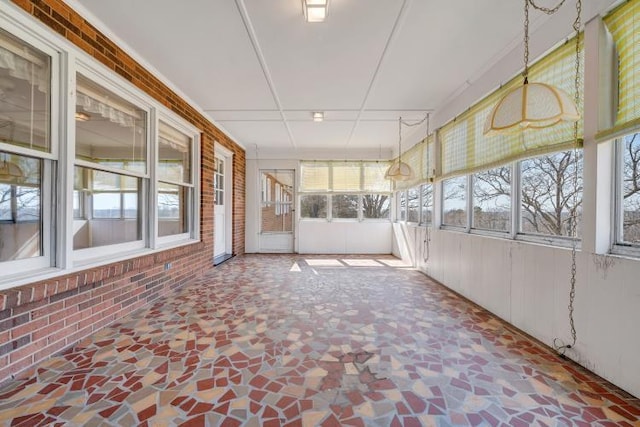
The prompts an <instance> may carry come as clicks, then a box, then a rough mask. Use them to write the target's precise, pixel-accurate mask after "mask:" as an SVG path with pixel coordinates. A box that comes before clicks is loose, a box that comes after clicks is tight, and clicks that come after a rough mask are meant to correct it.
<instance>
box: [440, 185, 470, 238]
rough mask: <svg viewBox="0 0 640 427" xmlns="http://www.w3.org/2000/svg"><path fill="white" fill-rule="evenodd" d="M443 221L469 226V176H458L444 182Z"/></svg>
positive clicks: (445, 223)
mask: <svg viewBox="0 0 640 427" xmlns="http://www.w3.org/2000/svg"><path fill="white" fill-rule="evenodd" d="M442 194H443V200H442V223H443V224H444V225H453V226H456V227H466V226H467V177H466V176H458V177H456V178H450V179H447V180H446V181H443V182H442Z"/></svg>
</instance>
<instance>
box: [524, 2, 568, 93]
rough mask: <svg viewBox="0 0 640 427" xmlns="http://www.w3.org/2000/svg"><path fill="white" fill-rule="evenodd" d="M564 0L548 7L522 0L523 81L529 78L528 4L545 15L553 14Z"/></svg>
mask: <svg viewBox="0 0 640 427" xmlns="http://www.w3.org/2000/svg"><path fill="white" fill-rule="evenodd" d="M565 1H566V0H561V1H560V3H558V4H557V5H555V6H554V7H552V8H548V7H543V6H538V5H537V4H535V2H534V1H533V0H524V70H523V71H522V77H524V81H525V83H527V82H528V78H529V5H531V6H532V7H533V8H534V9H536V10H539V11H541V12H544V13H546V14H547V15H553V14H554V13H556V12H557V11H558V10H559V9H560V8H561V7H562V5H563V4H564V2H565ZM574 28H575V27H574Z"/></svg>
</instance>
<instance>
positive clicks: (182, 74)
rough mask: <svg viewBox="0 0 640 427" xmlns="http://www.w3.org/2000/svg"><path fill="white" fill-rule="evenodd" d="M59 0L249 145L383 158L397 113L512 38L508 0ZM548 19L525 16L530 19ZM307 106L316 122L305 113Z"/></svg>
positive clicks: (454, 80)
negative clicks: (310, 17)
mask: <svg viewBox="0 0 640 427" xmlns="http://www.w3.org/2000/svg"><path fill="white" fill-rule="evenodd" d="M68 3H70V5H71V6H72V7H75V8H76V9H78V10H79V11H80V13H82V14H83V15H85V16H86V17H87V18H88V19H89V20H90V21H92V22H93V23H94V24H95V25H96V26H97V27H98V28H100V29H102V30H105V32H107V34H108V35H110V36H112V37H114V38H115V39H116V41H117V42H119V43H120V44H124V46H123V47H124V48H125V49H127V50H132V51H133V56H134V57H135V58H137V59H139V60H140V61H141V62H143V64H146V65H148V66H150V67H151V68H152V69H154V70H155V71H157V72H159V73H160V74H161V77H162V78H163V79H164V80H165V81H167V82H168V83H169V84H170V86H171V87H172V88H175V89H177V90H178V91H179V93H181V94H183V95H184V96H186V97H187V98H188V99H189V100H190V101H192V102H193V103H195V104H196V106H197V107H198V108H199V109H200V110H202V111H204V112H205V113H206V114H207V115H208V116H209V117H210V118H211V119H213V120H214V122H215V123H216V124H218V125H220V126H221V128H222V129H223V130H225V131H226V132H227V133H228V134H229V135H230V136H231V137H232V138H234V139H235V140H237V142H239V143H240V144H241V145H242V146H244V147H245V148H246V149H247V152H248V154H249V152H254V150H260V151H261V152H267V151H269V150H273V151H278V150H280V151H290V152H304V151H305V150H306V151H309V150H316V151H318V150H330V151H331V152H333V153H335V155H336V156H337V157H338V158H339V157H340V153H342V152H345V153H347V152H349V151H357V150H369V151H370V152H373V153H375V152H379V153H381V154H380V155H381V156H382V157H388V154H387V156H385V155H383V154H382V153H390V152H391V150H392V149H393V148H395V147H396V146H397V143H398V136H397V135H398V125H397V120H398V117H399V116H402V117H403V118H404V119H406V120H408V121H413V120H419V119H422V118H423V117H424V116H425V115H426V113H427V112H430V111H436V110H438V109H439V108H441V107H442V106H443V105H445V104H447V103H448V102H450V101H451V99H452V98H453V97H455V96H456V95H458V94H459V93H460V92H461V91H462V90H464V89H465V88H466V87H467V86H469V84H470V83H471V82H472V81H473V80H474V79H475V78H476V77H477V76H478V75H479V74H481V73H484V72H485V71H487V70H489V69H490V68H491V66H492V65H493V64H494V63H495V62H496V61H498V60H499V59H500V58H501V57H502V56H504V55H505V54H506V53H508V52H510V51H512V50H514V48H517V47H519V44H520V40H521V38H522V9H523V3H522V1H518V0H446V1H443V0H331V1H330V5H329V16H328V18H327V20H326V22H324V23H314V24H310V23H306V22H305V21H304V17H303V11H302V2H301V0H181V1H177V0H153V1H152V2H150V1H149V0H109V1H104V0H74V1H68ZM540 3H542V4H545V3H550V4H551V2H548V1H545V0H540ZM600 3H602V1H600ZM547 19H549V18H547V17H546V16H543V15H541V14H539V13H533V14H532V20H533V22H534V23H535V25H540V24H541V23H542V22H544V21H545V20H547ZM568 30H569V29H568V28H567V32H568ZM515 72H517V69H513V70H511V71H510V73H511V74H514V73H515ZM314 111H323V112H324V113H325V120H324V121H323V122H321V123H317V122H314V121H313V119H312V112H314ZM425 132H426V129H425V126H424V125H423V126H420V127H413V128H406V129H405V130H404V131H403V138H405V141H407V143H408V144H409V145H410V144H411V143H415V142H416V141H417V140H419V139H421V138H422V137H423V136H424V133H425Z"/></svg>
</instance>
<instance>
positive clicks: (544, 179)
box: [520, 150, 582, 236]
mask: <svg viewBox="0 0 640 427" xmlns="http://www.w3.org/2000/svg"><path fill="white" fill-rule="evenodd" d="M520 168H521V169H520V170H521V172H520V185H521V189H522V190H521V196H522V203H521V206H520V232H521V233H532V234H544V235H552V236H569V235H570V223H571V218H572V216H573V212H576V214H577V221H578V222H577V224H576V226H577V228H576V231H577V235H578V236H580V217H581V211H580V207H581V204H582V150H577V156H576V155H575V154H574V150H570V151H561V152H558V153H553V154H547V155H544V156H539V157H534V158H531V159H527V160H523V161H522V162H520ZM576 173H577V183H575V182H574V181H575V178H574V177H575V176H576V175H575V174H576Z"/></svg>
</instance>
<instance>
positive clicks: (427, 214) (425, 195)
mask: <svg viewBox="0 0 640 427" xmlns="http://www.w3.org/2000/svg"><path fill="white" fill-rule="evenodd" d="M420 196H421V204H420V223H421V224H425V225H426V224H431V222H432V221H433V218H432V215H433V185H432V184H423V185H421V186H420Z"/></svg>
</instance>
